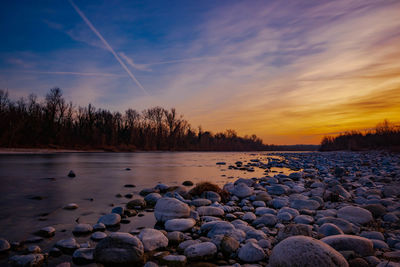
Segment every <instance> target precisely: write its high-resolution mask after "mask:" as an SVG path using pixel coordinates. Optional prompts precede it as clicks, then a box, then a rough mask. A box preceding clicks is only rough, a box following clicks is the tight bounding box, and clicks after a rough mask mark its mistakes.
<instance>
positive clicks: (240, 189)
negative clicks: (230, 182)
mask: <svg viewBox="0 0 400 267" xmlns="http://www.w3.org/2000/svg"><path fill="white" fill-rule="evenodd" d="M233 194H234V195H235V196H237V197H238V198H245V197H248V196H251V195H252V194H253V188H251V187H248V186H247V185H246V184H245V183H238V184H237V185H235V187H234V189H233Z"/></svg>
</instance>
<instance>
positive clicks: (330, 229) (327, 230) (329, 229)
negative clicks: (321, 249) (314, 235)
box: [318, 223, 344, 236]
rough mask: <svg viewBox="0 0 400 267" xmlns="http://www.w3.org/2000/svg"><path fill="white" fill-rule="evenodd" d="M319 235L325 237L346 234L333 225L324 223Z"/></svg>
mask: <svg viewBox="0 0 400 267" xmlns="http://www.w3.org/2000/svg"><path fill="white" fill-rule="evenodd" d="M318 233H320V234H322V235H324V236H331V235H342V234H344V233H343V231H342V230H341V229H340V228H339V227H338V226H336V225H335V224H333V223H324V224H323V225H321V227H319V229H318Z"/></svg>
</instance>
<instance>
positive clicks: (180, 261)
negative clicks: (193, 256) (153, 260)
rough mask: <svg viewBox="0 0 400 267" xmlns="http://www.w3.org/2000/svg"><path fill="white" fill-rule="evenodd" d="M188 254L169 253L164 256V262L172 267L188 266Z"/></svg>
mask: <svg viewBox="0 0 400 267" xmlns="http://www.w3.org/2000/svg"><path fill="white" fill-rule="evenodd" d="M186 261H187V259H186V256H184V255H167V256H165V257H163V258H162V262H163V263H165V264H166V265H167V266H171V267H184V266H186Z"/></svg>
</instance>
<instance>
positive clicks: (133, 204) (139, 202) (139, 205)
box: [126, 198, 146, 210]
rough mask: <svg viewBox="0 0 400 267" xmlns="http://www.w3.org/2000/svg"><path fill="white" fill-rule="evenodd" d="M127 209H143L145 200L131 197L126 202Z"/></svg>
mask: <svg viewBox="0 0 400 267" xmlns="http://www.w3.org/2000/svg"><path fill="white" fill-rule="evenodd" d="M126 208H127V209H131V210H134V209H144V208H146V201H145V200H144V199H141V198H137V199H133V200H131V201H129V202H128V203H127V204H126Z"/></svg>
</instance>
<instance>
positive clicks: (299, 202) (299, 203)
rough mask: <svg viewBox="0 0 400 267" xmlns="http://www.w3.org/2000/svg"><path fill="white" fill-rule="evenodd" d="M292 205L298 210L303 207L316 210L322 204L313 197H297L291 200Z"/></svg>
mask: <svg viewBox="0 0 400 267" xmlns="http://www.w3.org/2000/svg"><path fill="white" fill-rule="evenodd" d="M290 207H291V208H294V209H297V210H303V209H308V210H316V209H318V208H319V207H320V204H319V202H318V201H315V200H312V199H307V200H303V199H295V200H293V201H291V202H290Z"/></svg>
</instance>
